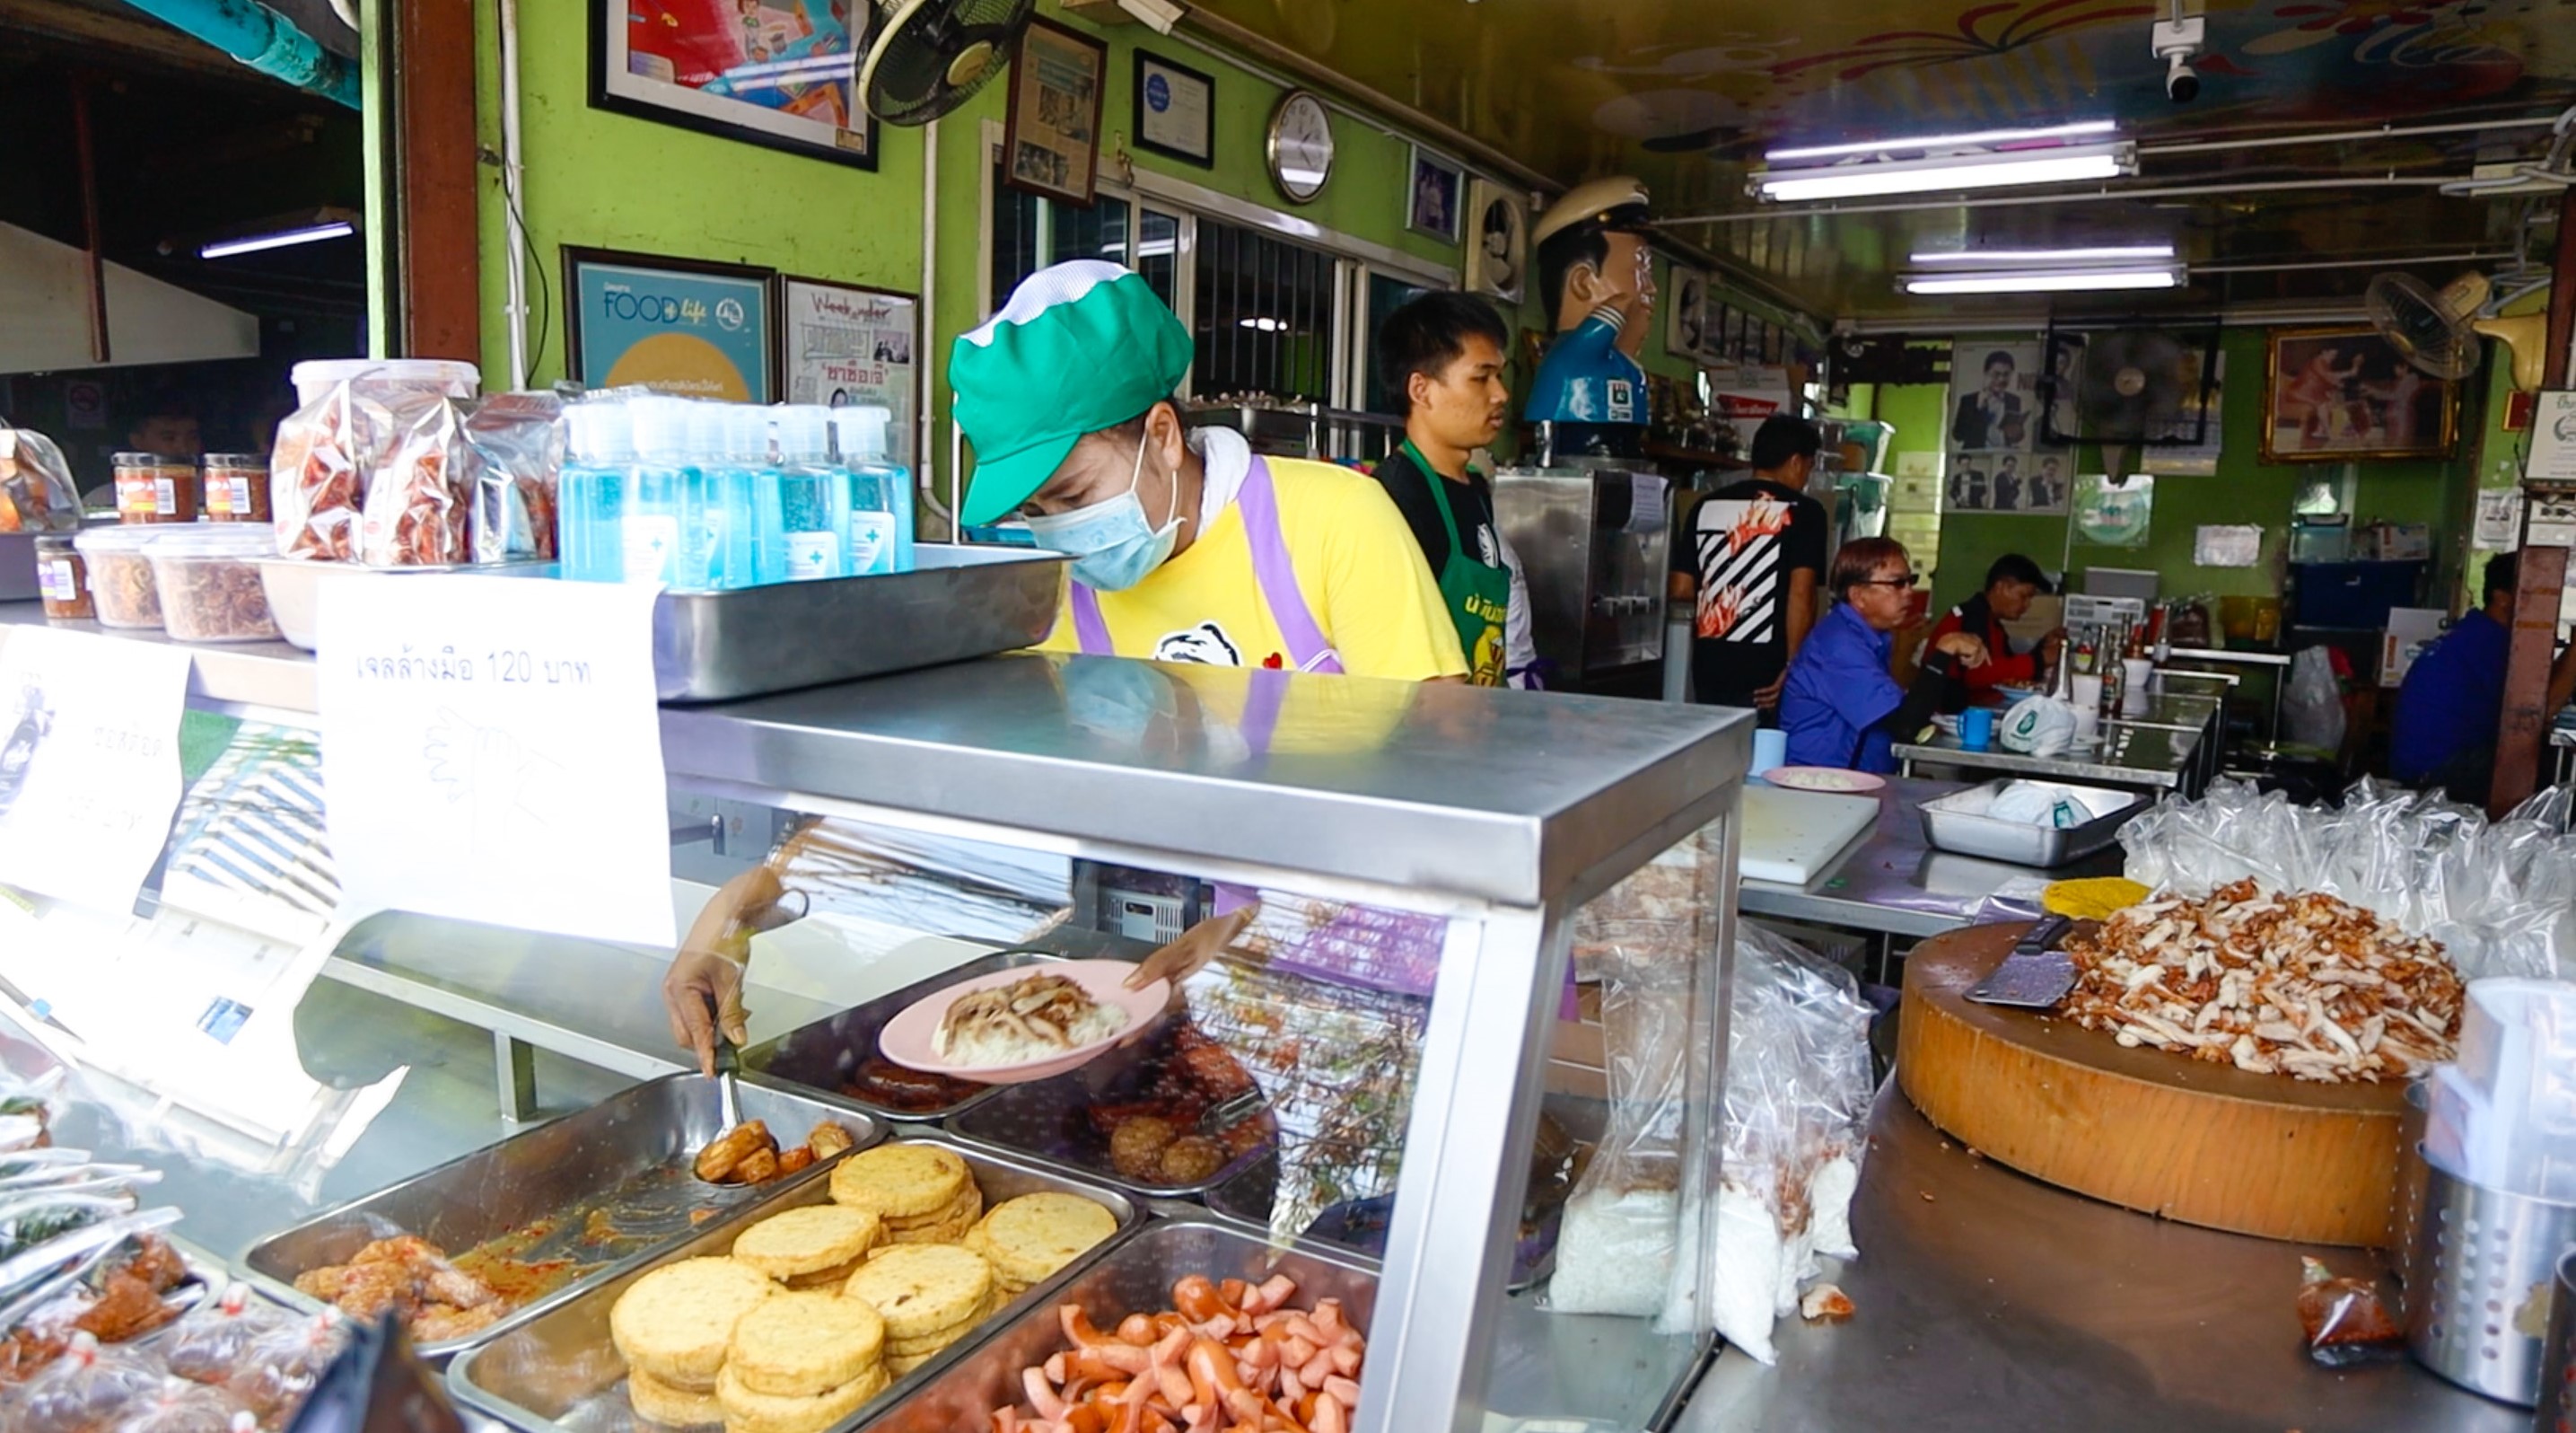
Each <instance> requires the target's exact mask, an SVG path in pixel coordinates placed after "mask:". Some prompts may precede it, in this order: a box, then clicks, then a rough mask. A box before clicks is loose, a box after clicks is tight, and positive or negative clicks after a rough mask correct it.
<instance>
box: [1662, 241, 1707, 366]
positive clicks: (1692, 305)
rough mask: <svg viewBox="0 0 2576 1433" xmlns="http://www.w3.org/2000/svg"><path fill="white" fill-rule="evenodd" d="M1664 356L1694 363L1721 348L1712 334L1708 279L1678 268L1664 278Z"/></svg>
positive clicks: (1667, 273)
mask: <svg viewBox="0 0 2576 1433" xmlns="http://www.w3.org/2000/svg"><path fill="white" fill-rule="evenodd" d="M1662 303H1663V304H1664V352H1666V353H1669V354H1671V355H1672V356H1673V357H1675V358H1687V359H1689V360H1691V361H1692V362H1694V363H1697V362H1699V361H1701V360H1703V359H1705V358H1706V357H1707V356H1708V355H1709V354H1710V353H1711V352H1713V351H1714V350H1715V349H1716V348H1717V347H1718V344H1717V341H1716V340H1715V339H1713V338H1712V337H1710V335H1709V331H1708V319H1709V313H1710V308H1709V302H1708V275H1706V274H1703V273H1701V272H1700V271H1699V270H1697V269H1686V268H1683V267H1682V266H1681V265H1679V264H1675V265H1673V266H1672V268H1671V269H1670V270H1669V271H1667V272H1666V274H1665V276H1664V297H1663V299H1662Z"/></svg>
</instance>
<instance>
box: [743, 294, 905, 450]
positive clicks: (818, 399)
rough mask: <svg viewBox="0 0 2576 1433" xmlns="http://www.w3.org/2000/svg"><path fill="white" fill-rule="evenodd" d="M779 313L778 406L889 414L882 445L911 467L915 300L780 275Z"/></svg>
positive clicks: (898, 295) (897, 295) (901, 295)
mask: <svg viewBox="0 0 2576 1433" xmlns="http://www.w3.org/2000/svg"><path fill="white" fill-rule="evenodd" d="M777 307H778V324H777V327H778V386H779V389H780V395H779V401H781V402H784V403H821V404H824V405H826V406H828V407H833V408H844V407H849V406H851V405H854V404H858V405H870V404H872V405H874V406H876V407H880V408H884V409H887V410H889V411H891V412H892V413H893V414H894V425H893V431H892V432H891V433H889V434H888V445H889V446H890V447H892V448H894V449H895V453H896V456H895V461H896V462H899V463H902V464H905V465H906V466H909V465H910V464H911V462H912V458H911V447H912V435H913V432H914V429H915V425H916V424H917V422H918V420H919V417H920V414H919V411H918V410H917V409H916V408H915V406H914V404H915V401H916V397H917V395H918V394H919V393H920V392H921V301H920V299H919V297H918V296H917V295H914V294H908V293H902V292H898V291H896V290H893V289H875V288H869V287H867V286H865V285H863V284H836V283H828V282H826V281H824V280H822V279H806V278H798V277H796V276H795V275H793V274H781V275H779V276H778V306H777Z"/></svg>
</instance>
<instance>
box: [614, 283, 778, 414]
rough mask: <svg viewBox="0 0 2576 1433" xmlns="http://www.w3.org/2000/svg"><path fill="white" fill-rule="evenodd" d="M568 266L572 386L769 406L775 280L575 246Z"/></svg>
mask: <svg viewBox="0 0 2576 1433" xmlns="http://www.w3.org/2000/svg"><path fill="white" fill-rule="evenodd" d="M563 265H564V376H565V377H567V378H570V379H572V380H573V381H574V382H577V383H583V384H587V385H589V386H590V387H593V388H615V387H621V386H624V385H627V384H641V385H643V386H644V387H647V388H651V389H654V390H655V391H657V392H662V393H670V394H676V395H678V396H681V397H685V398H721V399H725V400H728V401H730V402H735V403H767V402H769V401H770V398H771V393H770V368H771V365H770V354H771V352H772V351H773V336H772V334H771V332H770V320H769V287H770V279H771V278H772V277H773V275H772V272H771V271H770V270H768V269H761V268H753V267H751V266H750V265H747V264H718V263H710V262H707V261H705V260H700V259H666V258H660V257H657V256H654V255H651V254H622V253H618V252H616V251H614V250H609V249H579V248H574V247H573V246H571V245H569V244H567V245H565V246H564V251H563Z"/></svg>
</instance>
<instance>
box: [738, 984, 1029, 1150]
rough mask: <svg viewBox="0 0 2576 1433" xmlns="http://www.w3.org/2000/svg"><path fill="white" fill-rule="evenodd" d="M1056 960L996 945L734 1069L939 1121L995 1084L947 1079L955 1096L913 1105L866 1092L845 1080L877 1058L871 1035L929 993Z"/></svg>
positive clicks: (777, 1043) (897, 1115)
mask: <svg viewBox="0 0 2576 1433" xmlns="http://www.w3.org/2000/svg"><path fill="white" fill-rule="evenodd" d="M1061 959H1063V957H1062V956H1058V955H1054V954H1050V953H1049V952H1046V951H1041V950H1004V951H996V952H994V953H993V954H991V955H986V956H979V957H977V958H975V959H973V960H970V961H967V962H966V963H965V964H963V965H960V966H957V967H955V968H953V969H950V970H945V971H942V972H940V973H939V974H937V975H934V976H931V977H930V978H929V979H927V980H920V981H915V982H914V983H912V984H910V985H907V986H905V987H904V988H903V989H901V990H898V991H895V992H893V993H892V994H889V995H881V996H878V997H877V998H876V999H874V1000H871V1001H869V1002H868V1003H867V1004H865V1005H861V1006H857V1007H855V1008H853V1009H849V1010H844V1011H842V1012H841V1013H840V1014H838V1015H833V1016H828V1017H826V1018H824V1019H821V1020H817V1021H815V1022H814V1023H813V1024H811V1025H805V1026H800V1027H798V1028H796V1029H794V1030H790V1031H788V1032H787V1033H786V1034H784V1035H781V1036H779V1037H778V1038H777V1039H775V1040H772V1041H770V1042H769V1043H768V1044H766V1045H755V1046H753V1047H752V1048H750V1049H748V1050H745V1051H744V1052H743V1055H742V1067H743V1068H744V1069H746V1070H758V1071H760V1072H761V1073H762V1074H764V1075H767V1076H768V1077H769V1078H771V1079H773V1080H783V1081H785V1082H787V1083H789V1084H793V1085H802V1086H804V1087H806V1088H807V1089H812V1090H821V1091H824V1092H825V1093H827V1094H834V1095H838V1096H839V1097H840V1098H842V1099H844V1100H848V1101H849V1102H851V1103H852V1104H855V1105H860V1106H863V1107H865V1108H866V1109H867V1110H868V1112H869V1113H871V1114H874V1115H878V1116H881V1117H883V1118H885V1119H890V1120H941V1119H946V1118H947V1117H948V1116H950V1115H953V1114H956V1113H957V1112H958V1111H960V1110H963V1109H967V1108H970V1107H972V1106H974V1105H977V1104H981V1103H982V1102H984V1101H985V1100H988V1099H991V1098H992V1097H993V1096H994V1095H995V1094H997V1093H999V1092H1000V1090H1001V1089H1002V1086H999V1085H977V1084H971V1083H969V1082H967V1081H964V1080H954V1081H950V1082H949V1083H950V1084H953V1085H955V1086H957V1087H958V1089H959V1093H958V1094H957V1097H956V1098H955V1099H951V1100H947V1101H944V1102H942V1103H939V1104H936V1105H927V1106H924V1107H922V1108H919V1109H898V1108H896V1107H895V1106H893V1105H890V1104H888V1103H886V1102H885V1100H884V1099H883V1098H881V1097H880V1096H879V1095H877V1094H874V1093H871V1092H870V1091H869V1090H868V1089H867V1087H866V1086H864V1085H861V1084H856V1083H853V1081H854V1079H855V1078H856V1077H857V1075H858V1074H859V1068H860V1066H861V1065H863V1064H865V1063H866V1062H868V1061H870V1060H882V1059H884V1057H883V1056H882V1055H879V1054H878V1053H877V1034H878V1032H879V1031H882V1030H883V1029H885V1025H886V1022H887V1021H889V1020H892V1019H893V1018H894V1017H896V1016H897V1015H900V1014H902V1013H903V1012H904V1011H905V1010H907V1009H909V1008H911V1006H912V1003H913V1002H914V1001H916V1000H919V999H921V998H922V997H924V996H927V995H932V994H936V993H937V992H939V991H941V990H944V989H946V988H947V987H949V986H951V985H955V984H956V983H957V982H959V981H961V980H972V979H974V978H975V977H977V976H979V975H990V974H992V973H993V972H994V971H997V970H1016V969H1019V968H1020V967H1022V966H1027V965H1037V964H1040V963H1041V962H1045V961H1051V960H1061ZM934 1078H936V1077H934Z"/></svg>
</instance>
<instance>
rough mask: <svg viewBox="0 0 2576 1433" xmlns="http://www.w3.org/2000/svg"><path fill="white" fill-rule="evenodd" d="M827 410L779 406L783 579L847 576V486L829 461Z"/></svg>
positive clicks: (829, 432)
mask: <svg viewBox="0 0 2576 1433" xmlns="http://www.w3.org/2000/svg"><path fill="white" fill-rule="evenodd" d="M831 416H832V410H831V409H829V408H825V407H822V406H820V405H819V404H791V405H788V406H785V407H782V408H780V409H779V410H778V492H779V519H780V522H779V525H780V546H781V548H782V549H783V552H784V555H785V567H786V580H787V581H790V582H810V581H813V580H815V579H817V578H823V577H847V576H849V575H850V485H849V483H848V481H847V480H846V479H845V477H844V475H843V474H842V473H841V471H840V470H839V469H838V468H836V467H834V466H833V465H832V426H831Z"/></svg>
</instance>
